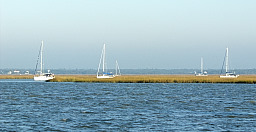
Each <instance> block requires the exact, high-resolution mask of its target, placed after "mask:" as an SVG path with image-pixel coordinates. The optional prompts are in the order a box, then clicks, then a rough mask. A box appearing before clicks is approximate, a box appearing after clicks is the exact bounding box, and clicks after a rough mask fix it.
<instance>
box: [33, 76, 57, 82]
mask: <svg viewBox="0 0 256 132" xmlns="http://www.w3.org/2000/svg"><path fill="white" fill-rule="evenodd" d="M52 79H54V77H48V76H34V80H35V81H43V82H46V81H49V80H52Z"/></svg>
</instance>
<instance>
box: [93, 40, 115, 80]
mask: <svg viewBox="0 0 256 132" xmlns="http://www.w3.org/2000/svg"><path fill="white" fill-rule="evenodd" d="M105 61H106V45H105V44H104V45H103V49H102V52H101V57H100V63H99V67H98V71H97V78H114V77H115V76H114V75H113V74H112V73H108V72H107V70H106V69H105V68H106V63H105ZM101 63H102V71H100V68H101Z"/></svg>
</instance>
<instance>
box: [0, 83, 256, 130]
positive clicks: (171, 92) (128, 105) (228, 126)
mask: <svg viewBox="0 0 256 132" xmlns="http://www.w3.org/2000/svg"><path fill="white" fill-rule="evenodd" d="M0 90H1V91H0V95H1V97H0V102H1V103H0V131H31V130H34V131H86V130H87V131H90V130H98V131H103V130H106V131H159V130H161V131H254V130H255V128H256V103H255V102H256V85H245V84H242V85H240V84H118V83H115V84H113V83H45V82H40V83H39V82H34V81H33V80H0Z"/></svg>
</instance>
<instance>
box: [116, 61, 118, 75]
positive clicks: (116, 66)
mask: <svg viewBox="0 0 256 132" xmlns="http://www.w3.org/2000/svg"><path fill="white" fill-rule="evenodd" d="M117 66H118V64H117V60H116V75H117Z"/></svg>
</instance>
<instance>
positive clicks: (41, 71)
mask: <svg viewBox="0 0 256 132" xmlns="http://www.w3.org/2000/svg"><path fill="white" fill-rule="evenodd" d="M43 48H44V42H43V40H42V44H41V55H40V56H41V62H40V63H41V69H40V74H43Z"/></svg>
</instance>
